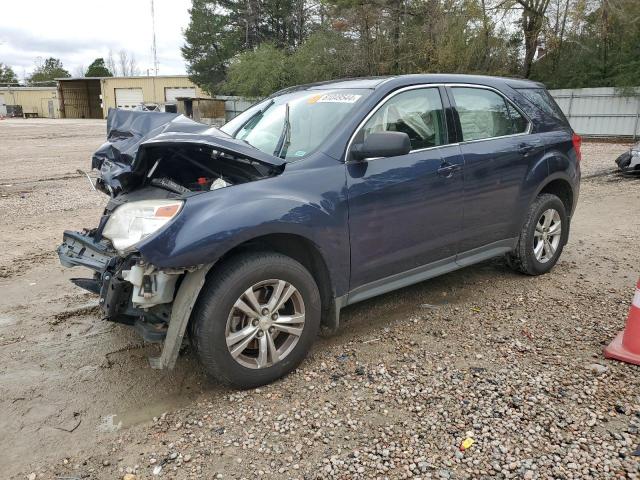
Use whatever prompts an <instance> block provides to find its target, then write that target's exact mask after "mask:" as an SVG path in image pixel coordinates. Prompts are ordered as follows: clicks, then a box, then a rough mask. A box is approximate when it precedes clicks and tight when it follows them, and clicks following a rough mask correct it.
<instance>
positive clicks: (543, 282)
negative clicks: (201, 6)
mask: <svg viewBox="0 0 640 480" xmlns="http://www.w3.org/2000/svg"><path fill="white" fill-rule="evenodd" d="M104 132H105V123H104V122H103V121H94V120H83V121H72V120H55V121H49V120H26V121H25V120H3V121H0V244H1V245H2V248H1V249H0V432H1V433H0V467H1V468H0V470H1V471H2V475H1V476H2V477H3V478H30V479H31V480H33V479H34V478H47V479H48V478H60V479H62V478H65V479H75V478H96V479H103V478H104V479H111V478H123V476H124V475H125V474H127V473H131V474H133V475H135V476H136V478H156V475H158V476H160V477H162V478H180V479H181V478H255V477H256V476H263V475H264V476H265V477H270V478H329V477H332V478H369V477H371V478H373V477H385V476H386V477H389V478H408V477H416V478H482V477H484V478H496V477H501V478H607V477H614V476H617V477H620V478H623V477H632V478H637V477H638V476H639V475H640V469H639V465H640V460H639V459H640V456H634V453H637V454H638V455H640V451H636V449H637V448H638V444H639V443H640V435H639V434H638V432H639V430H640V381H639V378H640V377H639V373H640V370H639V368H640V367H633V366H628V365H625V364H621V363H616V362H611V361H605V360H604V359H603V358H602V355H601V351H602V348H603V345H606V344H607V343H608V342H609V341H610V340H611V339H612V338H613V336H614V335H615V333H616V332H617V331H618V330H620V329H621V328H622V327H623V326H624V321H625V319H626V314H627V312H628V309H629V304H630V301H631V297H632V296H633V288H634V284H635V282H636V280H637V278H638V273H639V272H638V270H639V265H640V257H639V256H638V255H639V253H638V239H639V238H640V214H639V213H638V212H639V210H640V179H637V178H627V177H622V176H619V175H617V174H615V173H614V168H613V167H614V163H613V160H614V158H615V157H617V156H618V155H619V154H620V153H622V152H623V151H624V150H625V149H626V148H628V145H623V144H605V143H585V144H584V146H583V153H584V160H583V163H582V166H583V176H584V177H583V182H582V188H581V193H580V203H579V206H578V210H577V212H576V214H575V217H574V219H573V223H572V233H571V238H570V242H569V244H568V245H567V246H566V248H565V251H564V253H563V256H562V258H561V260H560V262H559V264H558V265H557V266H556V268H555V269H554V270H553V271H552V272H551V273H550V274H548V275H544V276H542V277H535V278H533V277H525V276H522V275H519V274H516V273H514V272H512V271H510V270H509V269H508V268H507V267H506V266H505V264H504V263H503V261H502V260H500V259H497V260H493V261H489V262H486V263H483V264H480V265H477V266H473V267H469V268H466V269H463V270H460V271H458V272H454V273H451V274H449V275H445V276H443V277H440V278H436V279H433V280H430V281H427V282H424V283H421V284H419V285H416V286H413V287H409V288H405V289H403V290H401V291H398V292H394V293H391V294H388V295H385V296H383V297H380V298H377V299H373V300H371V301H367V302H363V303H362V304H358V305H355V306H352V307H349V308H347V309H345V310H344V311H343V315H342V322H343V323H342V326H341V328H340V331H339V332H338V333H337V335H335V336H333V337H331V338H321V339H319V340H318V341H317V343H316V344H315V346H314V349H313V351H312V354H311V356H310V357H309V358H308V359H307V360H306V361H305V362H304V363H303V364H302V366H301V367H300V368H299V369H298V370H297V371H296V372H294V373H293V374H292V375H290V376H288V377H287V378H285V379H283V380H281V381H279V382H277V383H276V384H274V385H270V386H267V387H265V388H262V389H257V390H253V391H247V392H235V391H232V390H229V389H227V388H224V387H221V386H219V385H217V384H215V383H213V382H211V381H209V380H208V379H207V378H206V377H205V376H204V375H203V373H202V370H201V368H200V367H199V365H198V363H197V362H196V360H195V358H194V356H193V354H192V353H191V352H189V351H188V350H187V351H186V352H185V353H184V354H183V355H181V357H180V358H179V361H178V364H177V367H176V368H175V370H173V371H156V370H152V369H150V368H149V366H148V362H147V357H148V356H149V355H150V354H155V353H157V350H156V347H154V346H149V345H144V344H142V342H141V340H140V339H139V338H138V337H137V336H136V334H135V333H133V332H132V331H130V330H129V329H128V328H126V327H122V326H119V325H115V324H112V323H109V322H105V321H102V320H101V318H100V315H99V313H98V310H97V308H96V305H97V302H96V298H95V297H94V296H92V295H91V294H88V293H83V291H82V290H80V289H79V288H77V287H74V286H73V285H72V284H71V283H70V282H69V279H70V278H71V277H74V276H84V274H85V272H82V271H77V269H75V270H76V271H74V270H71V269H65V268H62V267H61V266H60V265H59V263H58V260H57V256H56V254H55V248H56V246H57V245H58V243H59V242H60V239H61V236H62V231H63V230H65V229H80V228H82V227H85V226H88V227H90V226H94V225H95V224H96V223H97V219H98V216H99V214H100V211H101V209H102V207H103V206H104V204H105V203H106V200H107V198H106V197H105V196H104V195H103V194H100V193H95V192H93V191H92V190H91V189H90V187H89V185H88V182H87V180H86V179H85V178H84V177H82V176H81V175H79V174H78V173H77V172H76V170H77V169H78V168H80V169H89V168H90V167H89V159H90V155H91V153H92V152H93V151H94V150H95V149H96V148H97V146H99V145H100V143H101V142H102V141H103V139H104ZM594 364H597V366H596V365H594ZM466 437H470V438H473V439H474V440H475V443H474V444H473V445H472V446H471V448H469V449H468V450H466V451H464V452H461V451H460V449H459V448H458V447H459V445H460V442H461V441H462V440H464V439H465V438H466ZM154 472H155V474H154Z"/></svg>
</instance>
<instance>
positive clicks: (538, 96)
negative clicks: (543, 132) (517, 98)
mask: <svg viewBox="0 0 640 480" xmlns="http://www.w3.org/2000/svg"><path fill="white" fill-rule="evenodd" d="M518 92H520V93H521V94H522V96H524V97H525V98H526V99H527V100H529V101H530V102H531V103H533V104H534V105H535V106H536V107H538V108H539V109H540V110H542V111H543V112H545V113H547V114H549V115H551V116H552V117H553V118H555V119H556V120H558V121H560V122H562V123H564V124H565V125H569V121H568V120H567V117H565V116H564V113H563V112H562V110H561V109H560V107H559V106H558V104H557V103H556V101H555V100H554V99H553V97H552V96H551V94H550V93H549V92H548V91H547V90H546V89H545V88H519V89H518Z"/></svg>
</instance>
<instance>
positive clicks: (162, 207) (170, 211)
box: [102, 200, 182, 252]
mask: <svg viewBox="0 0 640 480" xmlns="http://www.w3.org/2000/svg"><path fill="white" fill-rule="evenodd" d="M180 208H182V201H180V200H143V201H141V202H131V203H125V204H124V205H120V206H119V207H118V208H116V209H115V210H114V212H113V214H111V217H109V220H108V221H107V224H106V225H105V227H104V230H103V232H102V235H103V236H104V237H105V238H108V239H109V240H111V243H113V246H114V248H115V249H116V250H118V252H122V251H123V250H126V249H127V248H129V247H130V246H132V245H134V244H136V243H138V242H139V241H140V240H142V239H143V238H145V237H148V236H149V235H151V234H152V233H154V232H156V231H157V230H158V229H160V228H161V227H162V226H164V225H165V224H166V223H167V222H168V221H169V220H171V219H172V218H173V217H175V216H176V215H177V214H178V212H179V211H180Z"/></svg>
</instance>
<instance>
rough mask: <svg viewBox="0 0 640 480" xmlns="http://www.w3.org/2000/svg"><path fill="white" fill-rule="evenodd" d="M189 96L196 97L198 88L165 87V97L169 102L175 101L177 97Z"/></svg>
mask: <svg viewBox="0 0 640 480" xmlns="http://www.w3.org/2000/svg"><path fill="white" fill-rule="evenodd" d="M179 97H188V98H196V89H195V87H194V88H173V87H167V88H165V89H164V99H165V100H166V101H167V102H175V101H176V98H179Z"/></svg>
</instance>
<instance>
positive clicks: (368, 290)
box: [334, 238, 518, 331]
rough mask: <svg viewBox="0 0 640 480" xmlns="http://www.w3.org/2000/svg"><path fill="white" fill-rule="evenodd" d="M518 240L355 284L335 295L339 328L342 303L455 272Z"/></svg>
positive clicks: (507, 249) (505, 250)
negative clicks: (338, 295)
mask: <svg viewBox="0 0 640 480" xmlns="http://www.w3.org/2000/svg"><path fill="white" fill-rule="evenodd" d="M517 241H518V239H517V238H508V239H506V240H500V241H497V242H493V243H490V244H489V245H485V246H483V247H479V248H475V249H473V250H469V251H466V252H463V253H460V254H458V255H455V256H451V257H448V258H444V259H442V260H438V261H436V262H432V263H428V264H427V265H422V266H420V267H416V268H413V269H411V270H407V271H406V272H402V273H397V274H395V275H391V276H389V277H385V278H382V279H380V280H376V281H375V282H371V283H368V284H366V285H362V286H360V287H358V288H355V289H353V290H351V291H350V292H349V293H348V294H347V295H343V296H341V297H338V298H336V299H335V310H336V320H335V330H337V327H338V324H339V317H340V309H341V308H342V307H345V306H347V305H353V304H354V303H358V302H361V301H363V300H367V299H369V298H372V297H377V296H378V295H382V294H384V293H388V292H391V291H393V290H397V289H400V288H404V287H408V286H409V285H413V284H416V283H419V282H423V281H425V280H429V279H430V278H434V277H438V276H440V275H444V274H445V273H449V272H453V271H454V270H458V269H460V268H464V267H468V266H470V265H473V264H476V263H479V262H483V261H485V260H488V259H490V258H494V257H499V256H500V255H503V254H505V253H508V252H510V251H512V250H513V249H514V247H515V245H516V242H517ZM335 330H334V331H335Z"/></svg>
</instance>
